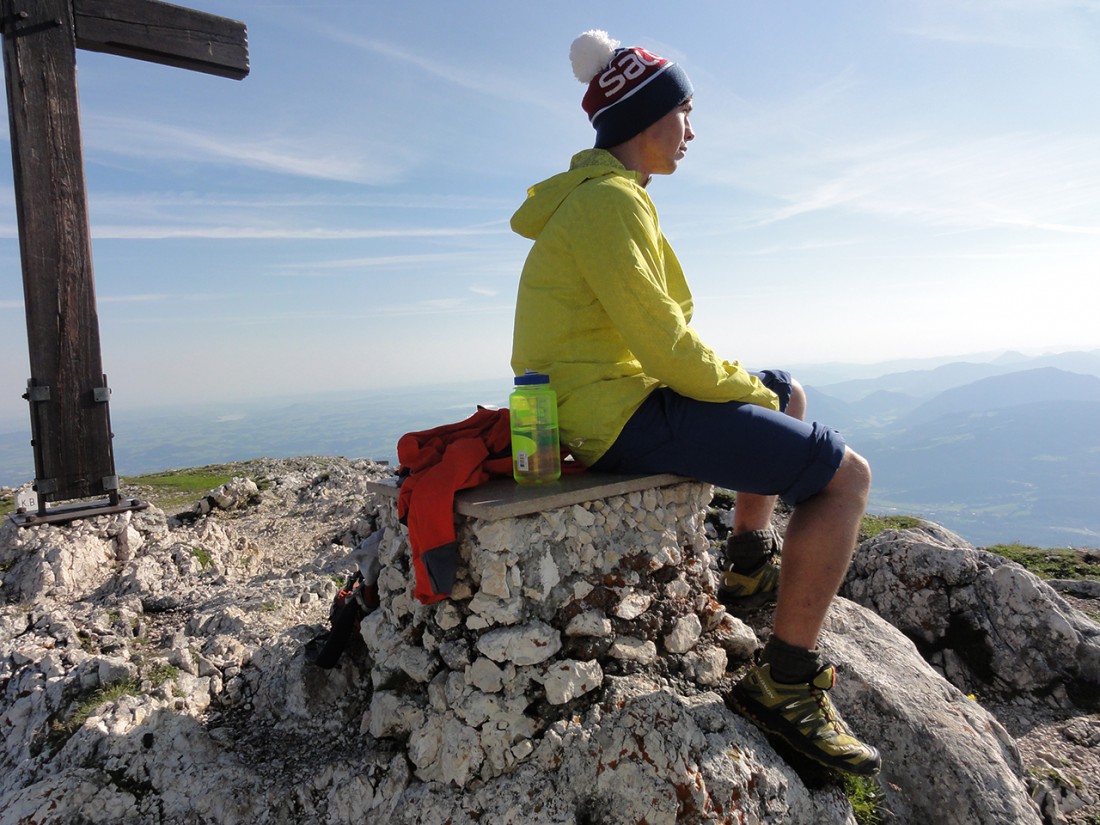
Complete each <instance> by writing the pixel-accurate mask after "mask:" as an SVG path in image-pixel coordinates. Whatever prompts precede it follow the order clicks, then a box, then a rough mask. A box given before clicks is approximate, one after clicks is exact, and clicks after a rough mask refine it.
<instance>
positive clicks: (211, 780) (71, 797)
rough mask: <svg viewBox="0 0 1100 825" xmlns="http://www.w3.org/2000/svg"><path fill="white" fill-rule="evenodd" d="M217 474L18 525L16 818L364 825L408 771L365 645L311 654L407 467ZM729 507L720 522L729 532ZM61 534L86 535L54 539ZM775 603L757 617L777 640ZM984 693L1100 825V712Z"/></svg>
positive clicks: (0, 532)
mask: <svg viewBox="0 0 1100 825" xmlns="http://www.w3.org/2000/svg"><path fill="white" fill-rule="evenodd" d="M218 471H219V472H225V473H226V474H227V475H231V476H234V477H237V478H239V479H242V480H243V479H247V481H240V482H236V483H233V484H231V485H228V486H227V487H226V488H223V489H221V490H219V491H218V493H217V494H216V495H213V496H203V495H201V494H196V495H194V496H191V497H190V498H187V499H185V500H181V499H180V498H179V497H178V496H175V497H173V498H172V499H170V500H166V499H164V498H163V496H162V493H161V492H160V490H159V488H154V487H149V488H145V489H141V488H127V489H124V490H123V493H124V495H125V496H127V497H134V498H138V499H142V500H148V501H151V502H152V503H153V506H152V507H150V508H149V509H147V510H143V511H140V512H134V513H129V514H124V515H122V516H101V517H98V518H95V519H90V520H85V521H83V522H78V523H75V524H73V525H70V526H68V527H65V528H53V527H32V528H16V527H15V526H14V525H12V524H11V523H10V522H6V523H5V524H3V526H0V580H2V581H0V690H2V691H3V700H2V701H3V704H2V705H0V714H2V716H0V727H2V728H3V735H4V751H3V752H0V798H2V799H3V800H4V803H3V805H2V806H0V825H6V823H13V825H14V823H21V824H22V825H34V824H35V823H47V822H175V821H180V822H183V821H187V822H219V823H229V822H250V823H251V822H306V821H313V820H312V819H310V816H311V815H312V814H311V812H316V811H318V810H324V811H326V812H327V816H328V817H329V819H330V820H331V821H340V822H342V821H355V812H356V811H357V810H362V809H363V808H364V807H365V806H366V804H367V803H368V802H369V801H370V799H369V797H370V796H371V795H372V794H374V795H375V796H379V797H381V795H382V792H381V790H379V789H380V788H382V787H383V786H384V785H385V783H386V782H399V781H401V777H402V776H404V777H405V779H406V780H407V777H408V765H407V762H406V760H405V757H404V755H403V754H402V753H401V752H400V751H399V746H398V745H397V744H395V743H394V742H393V741H392V740H385V739H381V740H377V739H373V738H372V737H370V736H368V735H366V731H365V730H363V729H361V726H362V723H363V720H364V714H365V711H366V709H367V708H368V706H369V700H370V695H371V684H370V680H369V678H368V676H367V674H368V672H369V663H368V662H367V661H366V653H365V649H364V648H363V646H362V645H361V644H353V646H352V648H351V649H350V650H349V651H348V652H347V654H346V655H345V656H344V658H343V660H342V662H341V664H340V666H339V667H337V668H335V669H334V670H332V671H325V670H320V669H318V668H316V667H314V666H312V665H311V664H309V662H308V661H307V659H306V656H305V655H304V651H305V648H306V645H307V643H308V642H309V641H310V640H311V639H312V638H314V637H315V636H317V635H318V634H319V633H321V632H322V631H324V630H325V629H326V626H327V618H328V612H329V606H330V604H331V602H332V599H333V596H334V595H335V593H336V592H337V590H338V588H339V586H340V584H341V583H342V582H343V580H344V577H345V576H346V575H347V574H348V573H350V572H351V571H352V569H353V567H354V565H353V563H352V561H351V559H350V554H351V553H352V550H353V548H355V547H356V545H358V543H359V542H360V540H361V539H362V538H363V537H365V536H367V535H369V534H370V533H371V532H372V531H373V530H374V529H375V517H376V514H377V506H378V502H377V501H375V499H374V498H373V496H372V494H370V493H369V492H368V491H367V490H366V487H365V482H366V481H367V480H368V479H375V478H380V477H383V476H386V475H388V474H391V472H392V471H391V469H390V468H388V467H386V466H384V465H380V464H376V463H374V462H370V461H348V460H345V459H330V458H300V459H287V460H278V461H276V460H257V461H252V462H244V463H240V464H236V465H229V466H227V467H225V468H218ZM158 502H160V503H166V507H165V509H161V508H160V507H158V506H157V504H158ZM726 506H728V501H726V500H723V499H721V498H719V499H717V500H716V502H715V504H714V506H713V510H712V512H711V514H710V517H709V522H710V526H709V527H708V531H709V532H711V533H712V534H713V537H714V540H715V542H716V543H717V542H719V541H720V540H721V537H722V534H723V532H724V530H725V527H726V526H727V525H728V520H729V519H728V515H727V514H726ZM59 530H65V531H66V537H67V539H71V540H72V544H73V546H74V547H76V548H78V549H77V551H75V552H73V553H70V554H67V555H63V554H59V553H57V552H55V551H53V550H51V547H52V546H53V543H56V535H57V531H59ZM104 548H107V549H106V550H105V549H104ZM32 561H33V564H32ZM1067 598H1070V599H1074V600H1076V601H1075V604H1076V605H1077V606H1078V607H1081V608H1084V609H1085V610H1087V611H1091V612H1092V613H1095V612H1096V605H1100V600H1097V599H1093V598H1088V597H1087V594H1086V596H1082V595H1076V596H1074V595H1069V596H1067ZM769 618H770V617H769V615H768V612H767V611H756V612H755V613H754V614H749V615H746V617H745V620H746V621H747V622H748V623H749V624H750V625H753V626H754V627H755V628H756V629H757V632H758V635H759V636H760V637H761V638H763V637H764V636H765V635H766V632H767V631H766V627H767V624H768V620H769ZM976 699H977V701H979V702H981V703H982V704H983V705H985V706H986V707H987V708H988V709H989V710H990V711H991V712H993V713H994V714H995V715H996V717H997V718H998V719H999V720H1000V721H1001V723H1002V724H1003V725H1004V726H1005V728H1006V729H1007V730H1008V731H1009V733H1010V734H1011V735H1012V736H1013V737H1015V739H1016V744H1017V746H1018V748H1019V750H1020V753H1021V756H1022V757H1023V760H1024V764H1025V765H1026V766H1027V770H1028V772H1029V774H1030V776H1031V780H1030V784H1031V789H1032V792H1033V796H1034V797H1035V798H1036V799H1037V801H1038V802H1039V804H1040V806H1041V807H1042V808H1043V809H1044V812H1045V820H1046V821H1047V822H1050V823H1071V825H1100V714H1098V713H1097V712H1096V707H1093V708H1092V709H1091V710H1089V709H1086V708H1082V707H1080V706H1076V707H1075V706H1073V705H1072V703H1071V702H1067V700H1066V697H1064V696H1060V695H1052V696H1050V697H1047V698H1045V699H1044V698H1041V697H1040V698H1036V697H1035V696H1034V695H1031V694H1028V695H1026V696H1021V697H1017V698H1009V697H1006V696H1004V695H1001V696H997V697H993V696H983V695H980V694H979V695H977V696H976ZM1096 699H1097V697H1095V696H1094V697H1091V700H1092V701H1096ZM1089 701H1090V697H1084V699H1083V702H1084V704H1086V705H1087V704H1088V702H1089ZM196 766H197V767H196ZM74 776H77V777H81V781H78V782H74ZM173 776H180V777H187V780H186V783H185V784H181V783H176V784H174V783H173V779H172V777H173ZM215 786H217V787H223V788H224V787H231V788H237V789H239V792H238V794H237V796H236V800H235V803H233V804H230V803H227V802H225V795H224V794H209V797H210V801H209V803H208V804H207V805H206V807H204V804H203V802H202V801H201V800H202V799H203V797H204V790H205V789H206V788H210V787H215ZM107 791H110V793H108V792H107ZM173 794H179V795H185V796H186V797H187V798H191V799H197V800H200V801H198V802H196V803H194V806H193V810H194V814H193V815H192V816H191V818H188V819H180V820H176V819H172V818H171V816H167V815H166V813H165V812H166V811H170V810H175V808H173V805H172V803H171V800H170V797H171V796H172V795H173Z"/></svg>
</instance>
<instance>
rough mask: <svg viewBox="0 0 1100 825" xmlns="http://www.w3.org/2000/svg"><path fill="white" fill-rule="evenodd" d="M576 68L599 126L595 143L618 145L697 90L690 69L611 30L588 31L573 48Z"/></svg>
mask: <svg viewBox="0 0 1100 825" xmlns="http://www.w3.org/2000/svg"><path fill="white" fill-rule="evenodd" d="M569 60H570V62H571V63H572V64H573V74H574V75H576V77H577V80H579V81H580V82H581V83H587V84H588V91H587V92H586V93H585V95H584V100H582V101H581V107H582V108H583V109H584V111H585V112H586V113H587V114H588V119H589V121H590V122H591V123H592V126H593V127H595V129H596V148H598V149H607V148H609V147H611V146H617V145H618V144H620V143H623V142H625V141H627V140H630V138H632V137H634V136H635V135H636V134H638V133H639V132H642V131H644V130H645V129H646V128H647V127H649V126H651V125H652V124H654V123H656V122H657V121H658V120H660V119H661V118H662V117H664V116H665V115H667V114H668V113H669V112H671V111H672V110H673V109H675V108H676V107H677V106H679V105H680V104H681V103H683V102H684V101H685V100H687V99H688V98H689V97H691V96H692V95H693V94H694V89H692V86H691V81H690V80H688V76H687V74H686V73H685V72H684V70H683V69H681V68H680V67H679V66H677V65H676V64H675V63H673V62H672V61H671V60H668V59H666V58H664V57H660V56H659V55H655V54H653V53H652V52H649V51H646V50H645V49H643V48H640V47H638V46H634V47H632V48H620V47H619V41H618V40H612V39H611V38H610V37H609V36H608V34H607V32H605V31H600V30H599V29H592V30H591V31H586V32H585V33H584V34H582V35H580V36H579V37H578V38H577V39H576V40H574V41H573V45H572V47H571V48H570V49H569Z"/></svg>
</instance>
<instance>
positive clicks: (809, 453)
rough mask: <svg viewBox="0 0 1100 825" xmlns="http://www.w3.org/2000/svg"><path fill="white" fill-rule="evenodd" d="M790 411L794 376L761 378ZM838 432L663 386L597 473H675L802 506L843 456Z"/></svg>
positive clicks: (773, 373) (772, 373) (771, 372)
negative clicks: (689, 394) (792, 377)
mask: <svg viewBox="0 0 1100 825" xmlns="http://www.w3.org/2000/svg"><path fill="white" fill-rule="evenodd" d="M756 375H757V376H758V377H759V378H761V380H762V381H763V382H764V384H765V386H767V387H768V389H770V390H772V391H773V392H775V393H776V394H777V395H778V396H779V398H780V403H781V405H782V406H783V408H784V409H786V406H787V403H788V402H789V401H790V397H791V384H790V381H791V377H790V375H789V374H788V373H785V372H783V371H781V370H767V371H765V372H762V373H756ZM844 450H845V446H844V439H843V438H841V436H840V433H838V432H837V431H836V430H834V429H832V428H830V427H825V426H823V425H821V424H817V423H813V424H810V423H807V422H805V421H799V420H798V419H797V418H792V417H791V416H789V415H785V414H784V413H782V412H776V411H775V410H770V409H767V408H765V407H760V406H757V405H755V404H744V403H741V402H738V401H727V402H724V403H714V402H708V401H696V400H695V399H693V398H685V397H684V396H682V395H679V394H678V393H676V392H674V391H673V390H671V389H669V388H668V387H659V388H658V389H656V390H654V391H653V392H652V393H650V395H649V397H648V398H647V399H646V400H645V401H643V402H642V405H641V406H640V407H639V408H638V410H637V412H635V413H634V415H632V416H631V417H630V420H629V421H628V422H627V423H626V426H625V427H624V428H623V431H622V433H620V434H619V437H618V438H617V439H615V443H614V444H612V445H611V448H610V449H609V450H608V451H607V452H606V453H604V455H603V456H602V457H601V458H600V459H599V460H598V461H597V462H596V463H595V464H593V465H592V469H593V470H596V471H602V472H613V473H676V474H678V475H683V476H689V477H691V478H696V479H699V480H700V481H705V482H707V483H709V484H715V485H717V486H719V487H724V488H726V489H728V490H735V491H739V492H743V493H757V494H760V495H777V496H779V497H780V498H781V499H782V500H783V501H784V502H785V503H787V504H789V505H792V506H793V505H796V504H799V503H800V502H803V501H805V500H806V499H808V498H810V497H811V496H813V495H815V494H816V493H819V492H820V491H821V490H822V489H824V487H825V485H826V484H828V483H829V481H831V480H832V478H833V476H834V475H835V474H836V471H837V468H838V467H839V466H840V461H841V459H842V458H844Z"/></svg>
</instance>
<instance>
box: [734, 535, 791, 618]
mask: <svg viewBox="0 0 1100 825" xmlns="http://www.w3.org/2000/svg"><path fill="white" fill-rule="evenodd" d="M782 547H783V544H782V541H781V539H780V538H779V535H778V534H777V533H776V532H775V531H774V530H753V531H752V532H750V533H741V534H739V535H736V536H730V537H729V541H728V542H727V543H726V553H725V558H724V559H723V560H722V565H721V571H720V573H719V579H718V601H720V602H722V604H724V605H727V606H728V607H755V606H757V605H762V604H767V603H768V602H773V601H775V597H776V595H777V594H778V592H779V554H780V552H781V550H782ZM744 553H748V554H749V556H750V557H755V558H760V557H761V556H763V559H764V560H763V562H761V563H760V564H759V566H757V567H755V568H753V569H751V570H745V569H744V568H743V567H741V566H740V565H739V564H738V560H739V557H740V556H741V555H742V554H744ZM750 563H751V562H750Z"/></svg>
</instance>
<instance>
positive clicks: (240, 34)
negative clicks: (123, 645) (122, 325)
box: [0, 0, 248, 517]
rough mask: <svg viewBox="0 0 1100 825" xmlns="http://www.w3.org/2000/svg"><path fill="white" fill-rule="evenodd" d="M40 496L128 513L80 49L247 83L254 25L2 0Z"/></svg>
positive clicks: (82, 0) (102, 0) (118, 5)
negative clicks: (103, 309) (93, 501)
mask: <svg viewBox="0 0 1100 825" xmlns="http://www.w3.org/2000/svg"><path fill="white" fill-rule="evenodd" d="M0 32H2V35H3V41H4V73H5V76H6V81H7V94H8V114H9V116H10V125H11V149H12V165H13V168H14V179H15V205H16V213H17V216H18V221H19V249H20V256H21V260H22V268H23V294H24V302H25V305H26V316H27V340H28V344H29V350H30V362H31V377H30V379H29V380H28V381H27V393H26V395H25V396H24V397H25V398H26V399H27V400H28V401H29V402H30V409H31V436H32V439H33V440H32V442H31V443H32V445H33V448H34V462H35V490H36V491H37V493H38V500H39V516H40V517H42V516H45V514H46V510H45V508H46V502H47V501H62V500H68V499H77V498H88V497H94V496H100V495H104V494H106V495H108V496H109V497H110V503H111V505H112V506H116V507H117V506H118V505H119V499H118V486H119V485H118V477H117V475H116V474H115V462H114V452H113V450H112V446H111V439H112V433H111V425H110V415H109V412H108V398H109V396H110V390H109V389H108V387H107V379H106V376H105V375H104V374H103V367H102V358H101V354H100V341H99V320H98V315H97V312H96V301H95V284H94V278H93V272H92V250H91V235H90V231H89V225H88V204H87V191H86V187H85V182H84V161H83V156H82V150H81V140H80V119H79V112H78V105H77V85H76V49H77V48H82V49H89V50H92V51H98V52H106V53H108V54H117V55H122V56H125V57H134V58H138V59H140V60H147V61H152V62H155V63H163V64H167V65H170V66H179V67H181V68H184V69H191V70H194V71H199V72H206V73H209V74H215V75H221V76H223V77H230V78H235V79H238V80H239V79H241V78H243V77H245V75H247V74H248V38H247V32H246V29H245V26H244V24H243V23H240V22H237V21H235V20H228V19H226V18H223V17H217V16H215V15H212V14H206V13H203V12H199V11H194V10H192V9H187V8H182V7H180V6H173V5H170V4H168V3H162V2H157V0H0Z"/></svg>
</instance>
